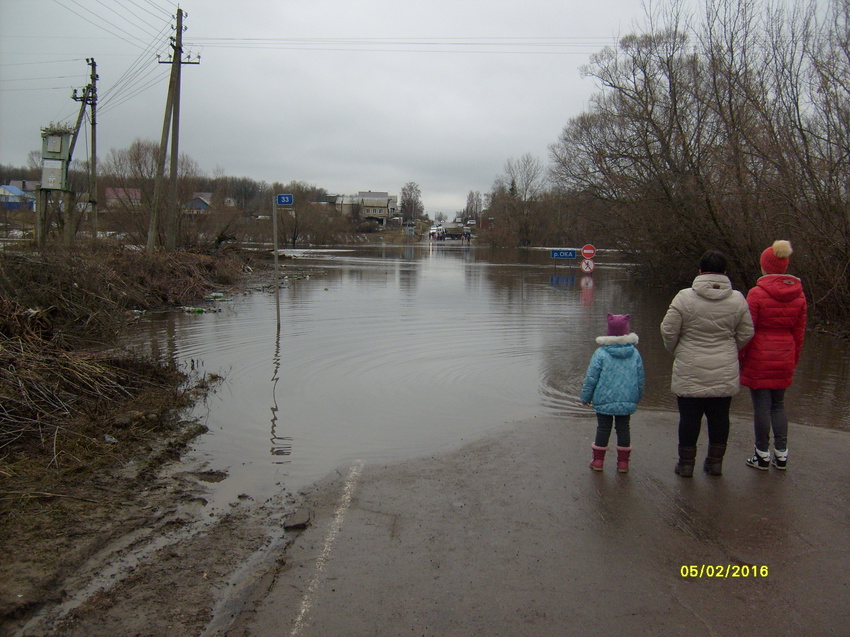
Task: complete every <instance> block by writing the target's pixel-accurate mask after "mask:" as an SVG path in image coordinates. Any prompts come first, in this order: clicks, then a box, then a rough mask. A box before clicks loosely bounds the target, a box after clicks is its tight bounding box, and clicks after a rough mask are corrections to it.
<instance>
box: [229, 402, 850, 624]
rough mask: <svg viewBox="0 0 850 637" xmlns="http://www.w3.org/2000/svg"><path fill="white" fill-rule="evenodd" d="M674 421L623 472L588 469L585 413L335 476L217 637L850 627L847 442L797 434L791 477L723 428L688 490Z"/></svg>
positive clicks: (315, 495)
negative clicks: (711, 468) (716, 471)
mask: <svg viewBox="0 0 850 637" xmlns="http://www.w3.org/2000/svg"><path fill="white" fill-rule="evenodd" d="M676 421H677V416H676V414H675V413H669V412H650V411H646V410H639V411H638V413H637V414H635V416H634V417H633V421H632V422H633V425H632V441H633V446H634V452H633V456H632V469H631V471H630V472H629V473H628V474H618V473H617V472H616V468H615V463H614V462H612V460H611V458H610V454H609V458H608V459H607V460H606V466H605V471H604V472H602V473H596V472H593V471H591V470H590V469H589V468H588V463H589V461H590V444H591V441H592V435H593V433H594V427H595V419H592V416H590V415H589V416H588V418H587V419H578V418H573V419H554V418H552V419H549V418H539V419H534V420H531V421H527V422H521V423H515V424H512V425H506V426H505V429H504V431H501V432H499V433H497V434H495V435H493V436H491V437H489V438H488V439H486V440H482V441H478V442H475V443H473V444H470V445H469V446H467V447H464V448H462V449H460V450H457V451H455V452H451V453H447V454H445V455H440V456H433V457H428V458H420V459H415V460H410V461H407V462H404V463H401V464H397V465H382V466H363V465H361V464H359V463H355V464H354V465H352V466H351V467H345V468H342V469H340V471H339V473H338V474H337V475H335V476H334V477H332V478H331V479H329V480H328V481H326V482H324V483H322V484H320V485H317V487H316V488H315V489H313V490H311V491H310V492H309V493H308V494H307V498H306V502H307V505H308V506H309V508H310V510H311V512H312V514H313V519H312V523H311V525H310V526H309V527H308V528H307V529H306V530H305V531H303V532H302V533H301V534H300V535H299V537H298V538H297V539H296V541H295V542H294V544H293V545H292V546H291V547H290V548H289V550H288V551H287V553H286V554H285V556H284V557H282V558H281V565H280V567H279V568H278V569H277V570H276V571H275V572H274V573H273V574H272V575H270V576H268V577H267V578H266V579H265V580H263V581H262V582H261V583H260V585H259V586H257V587H255V590H254V594H253V597H252V598H251V599H249V600H247V601H246V603H245V604H244V605H243V606H242V608H241V612H239V613H238V614H235V615H234V619H233V622H232V624H231V625H230V626H229V628H228V629H227V630H226V631H225V634H227V635H230V636H233V637H243V636H267V635H292V636H294V635H304V636H322V637H332V636H336V635H339V636H342V635H345V636H347V637H351V636H352V635H426V636H431V635H441V636H443V635H464V636H465V635H488V636H496V635H511V636H513V635H535V636H541V635H589V634H600V633H613V634H625V635H683V634H691V635H742V634H758V635H770V636H771V637H776V636H778V635H795V636H797V635H808V636H812V635H847V634H850V629H849V628H848V625H850V605H848V601H850V585H848V583H849V582H850V508H848V500H850V489H848V471H847V469H848V463H850V434H846V433H840V432H835V431H829V430H823V429H815V428H811V427H804V426H799V425H794V424H793V423H792V425H791V429H790V435H789V441H790V452H789V460H788V465H789V468H788V470H787V471H786V472H780V471H777V470H776V469H774V468H771V469H770V471H767V472H761V471H756V470H754V469H752V468H750V467H747V466H746V465H745V463H744V460H745V458H746V457H747V455H748V454H749V453H751V450H752V446H751V445H752V442H751V426H750V424H749V422H747V421H744V420H737V421H733V431H732V435H731V437H730V445H729V452H728V453H727V458H726V462H725V464H724V475H723V476H721V477H710V476H707V475H705V474H704V473H703V472H702V470H701V463H702V457H703V456H704V453H705V448H706V447H707V442H706V440H705V437H706V436H705V431H703V434H702V438H703V439H702V440H701V441H700V443H701V446H700V450H699V456H698V465H697V471H695V474H694V477H693V478H692V479H683V478H680V477H679V476H677V475H675V474H674V473H673V466H674V464H675V460H676ZM279 557H280V556H279Z"/></svg>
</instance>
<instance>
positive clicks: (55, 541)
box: [0, 253, 303, 635]
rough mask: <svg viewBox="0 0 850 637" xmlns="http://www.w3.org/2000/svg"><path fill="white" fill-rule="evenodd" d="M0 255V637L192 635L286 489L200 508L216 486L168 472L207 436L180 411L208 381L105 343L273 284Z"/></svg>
mask: <svg viewBox="0 0 850 637" xmlns="http://www.w3.org/2000/svg"><path fill="white" fill-rule="evenodd" d="M2 256H3V259H2V263H0V293H2V294H0V300H2V304H0V305H2V307H0V309H2V312H0V403H2V409H0V553H2V555H3V556H4V558H3V560H2V563H0V635H7V634H8V635H54V634H62V635H74V634H80V635H82V634H85V635H97V634H103V635H115V634H140V635H142V634H151V635H154V634H155V635H171V634H174V635H177V634H180V635H196V634H201V632H202V631H203V630H204V628H205V627H207V626H208V625H209V624H210V623H211V618H213V617H215V616H216V614H217V613H220V612H226V609H222V608H219V606H221V605H223V604H224V602H223V601H222V600H225V599H231V598H233V597H234V595H233V593H234V591H236V590H238V589H239V588H240V587H242V586H247V585H248V584H249V581H250V580H251V578H253V577H254V573H255V572H256V571H257V569H256V568H252V567H251V565H253V564H254V563H255V561H256V559H257V558H256V556H257V555H261V554H264V553H265V552H266V551H267V550H269V548H270V547H273V546H278V547H279V546H282V545H285V544H286V543H287V542H289V541H290V539H289V536H288V534H289V533H290V532H289V531H287V530H286V529H287V528H291V527H292V526H295V527H297V526H299V525H300V524H303V520H300V519H299V518H298V516H297V515H295V516H294V517H293V515H294V513H295V512H296V508H297V507H296V506H295V505H296V499H295V498H294V497H293V496H291V495H289V494H287V493H286V491H285V490H284V488H283V487H282V488H281V492H280V493H279V495H276V496H275V497H274V498H273V500H274V501H269V502H256V501H254V500H253V499H252V498H250V497H249V496H247V495H241V496H239V497H238V498H236V500H235V501H234V502H230V503H229V506H227V508H226V510H212V511H211V510H208V509H209V507H207V506H206V505H207V500H206V495H207V494H208V492H209V490H210V488H211V487H212V486H213V485H214V483H216V482H218V481H221V480H223V479H224V478H225V477H226V476H225V475H224V474H221V473H219V472H212V471H209V470H208V468H207V467H205V466H203V465H202V464H197V463H194V464H193V463H190V462H188V461H186V460H185V459H182V460H181V458H183V454H184V452H185V451H186V450H187V448H188V446H189V445H190V443H191V441H192V440H193V439H194V438H195V437H196V436H198V435H200V434H202V433H203V432H204V431H205V428H204V427H203V425H201V424H199V423H197V422H194V421H191V420H186V419H184V418H183V417H182V415H183V414H184V413H185V411H184V410H185V408H186V407H187V406H188V405H190V404H192V403H193V402H194V401H197V400H198V399H199V398H200V397H201V396H202V395H203V394H204V393H205V392H207V391H209V390H210V389H211V388H213V387H214V385H215V383H216V382H217V380H220V379H217V378H214V377H202V378H199V377H190V376H187V374H186V373H185V372H183V371H181V370H178V369H174V368H173V367H169V366H168V365H160V364H158V363H156V362H155V361H146V360H140V359H138V358H137V357H134V356H133V355H132V354H129V353H127V352H122V351H120V350H119V349H118V348H117V347H116V346H115V344H114V343H115V337H116V336H118V335H120V334H121V333H122V332H123V331H124V330H125V329H126V324H127V323H128V322H132V321H133V320H136V319H137V318H138V317H139V316H140V315H141V314H142V313H143V312H144V311H145V310H146V309H153V308H161V307H171V308H173V309H176V308H179V307H181V306H185V305H187V304H191V303H198V302H200V301H201V299H203V297H204V295H206V294H208V293H209V292H210V291H211V290H214V289H219V290H220V289H228V288H229V289H239V288H241V287H244V286H247V285H257V284H263V285H265V284H273V278H272V274H273V270H272V269H271V263H272V261H271V259H270V258H266V257H263V256H258V255H252V256H250V257H246V256H245V255H244V254H224V255H222V254H218V255H187V254H182V255H175V256H167V257H163V259H161V261H160V262H159V263H157V264H153V265H152V264H150V263H142V262H141V261H139V256H138V255H136V254H132V253H131V254H126V253H125V254H115V253H108V254H106V253H105V254H99V255H95V256H93V257H92V256H79V255H63V256H56V257H45V256H44V255H36V254H23V255H6V254H4V255H2ZM249 263H250V265H249ZM236 597H238V596H236ZM140 608H145V609H147V610H146V612H145V613H144V614H140V613H139V609H140Z"/></svg>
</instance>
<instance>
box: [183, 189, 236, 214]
mask: <svg viewBox="0 0 850 637" xmlns="http://www.w3.org/2000/svg"><path fill="white" fill-rule="evenodd" d="M214 200H215V195H214V194H213V193H211V192H196V193H193V194H192V199H190V200H189V201H187V202H186V203H185V204H184V205H183V208H184V210H186V211H187V212H189V213H198V212H203V211H204V210H207V209H208V208H211V207H212V205H213V201H214ZM219 205H223V206H224V207H225V208H235V207H236V200H235V199H234V198H233V197H225V198H224V199H223V200H222V201H221V202H220V204H219Z"/></svg>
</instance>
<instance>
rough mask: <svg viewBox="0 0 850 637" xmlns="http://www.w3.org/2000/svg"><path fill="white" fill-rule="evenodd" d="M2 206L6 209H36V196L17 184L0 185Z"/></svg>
mask: <svg viewBox="0 0 850 637" xmlns="http://www.w3.org/2000/svg"><path fill="white" fill-rule="evenodd" d="M0 208H3V209H4V210H35V197H33V196H32V195H30V194H29V193H26V192H24V191H23V190H21V189H20V188H18V187H17V186H12V185H8V186H0Z"/></svg>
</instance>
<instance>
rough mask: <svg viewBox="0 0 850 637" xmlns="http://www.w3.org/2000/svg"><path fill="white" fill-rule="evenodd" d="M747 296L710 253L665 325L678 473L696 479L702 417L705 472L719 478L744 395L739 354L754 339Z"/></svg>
mask: <svg viewBox="0 0 850 637" xmlns="http://www.w3.org/2000/svg"><path fill="white" fill-rule="evenodd" d="M753 332H754V330H753V320H752V318H751V317H750V311H749V308H748V306H747V300H746V299H745V298H744V295H743V294H741V293H740V292H738V291H737V290H733V289H732V284H731V282H730V281H729V278H728V277H727V276H726V257H725V256H724V255H723V253H721V252H718V251H716V250H710V251H708V252H706V253H705V254H704V255H703V256H702V259H701V260H700V264H699V276H697V277H696V278H695V279H694V282H693V284H692V285H691V287H689V288H687V289H684V290H681V291H680V292H679V293H678V294H677V295H676V297H675V298H674V299H673V302H672V303H671V304H670V307H669V308H668V310H667V314H666V315H665V316H664V320H663V321H662V322H661V337H662V339H663V341H664V347H665V349H666V350H667V351H668V352H670V353H671V354H673V356H674V357H675V359H674V361H673V377H672V382H671V384H670V388H671V389H672V391H673V393H674V394H676V398H677V402H678V406H679V462H678V463H677V464H676V469H675V470H676V473H677V474H679V475H680V476H682V477H685V478H688V477H691V476H692V475H693V472H694V463H695V459H696V453H697V440H698V439H699V433H700V427H701V426H702V417H703V416H705V417H706V421H707V424H708V454H707V456H706V459H705V463H704V465H703V468H704V469H705V471H706V472H707V473H709V474H710V475H718V476H719V475H721V473H722V466H723V456H724V455H725V454H726V441H727V439H728V438H729V406H730V404H731V403H732V396H734V395H735V394H737V393H738V391H739V390H740V384H739V375H738V350H740V349H741V348H742V347H744V345H746V344H747V342H748V341H749V340H750V339H751V338H752V337H753Z"/></svg>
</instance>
